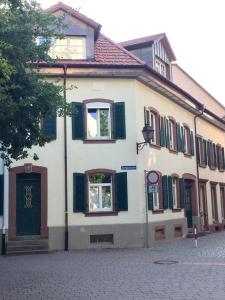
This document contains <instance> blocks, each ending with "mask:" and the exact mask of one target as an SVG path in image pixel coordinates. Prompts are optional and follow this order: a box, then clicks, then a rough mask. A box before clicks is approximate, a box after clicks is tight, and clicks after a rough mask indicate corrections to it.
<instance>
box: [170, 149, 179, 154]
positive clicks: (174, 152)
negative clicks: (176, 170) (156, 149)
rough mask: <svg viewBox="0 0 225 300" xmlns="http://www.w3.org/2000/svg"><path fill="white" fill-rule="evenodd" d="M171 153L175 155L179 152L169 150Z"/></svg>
mask: <svg viewBox="0 0 225 300" xmlns="http://www.w3.org/2000/svg"><path fill="white" fill-rule="evenodd" d="M169 152H170V153H173V154H178V152H177V150H174V149H169Z"/></svg>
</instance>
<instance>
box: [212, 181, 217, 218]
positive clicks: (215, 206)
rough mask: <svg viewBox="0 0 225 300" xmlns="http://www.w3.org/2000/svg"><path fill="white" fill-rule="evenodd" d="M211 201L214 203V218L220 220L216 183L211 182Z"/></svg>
mask: <svg viewBox="0 0 225 300" xmlns="http://www.w3.org/2000/svg"><path fill="white" fill-rule="evenodd" d="M211 203H212V219H213V221H215V222H217V221H218V210H217V197H216V185H215V184H211Z"/></svg>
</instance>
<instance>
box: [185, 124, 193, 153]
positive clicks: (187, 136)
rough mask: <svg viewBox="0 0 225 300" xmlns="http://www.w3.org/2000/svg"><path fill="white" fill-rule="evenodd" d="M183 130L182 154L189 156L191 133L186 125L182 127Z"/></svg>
mask: <svg viewBox="0 0 225 300" xmlns="http://www.w3.org/2000/svg"><path fill="white" fill-rule="evenodd" d="M183 128H184V129H183V130H184V154H186V155H191V152H192V151H191V133H190V128H188V127H187V125H184V126H183Z"/></svg>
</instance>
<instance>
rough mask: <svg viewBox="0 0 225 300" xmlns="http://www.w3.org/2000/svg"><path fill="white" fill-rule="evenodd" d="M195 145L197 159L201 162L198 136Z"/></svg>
mask: <svg viewBox="0 0 225 300" xmlns="http://www.w3.org/2000/svg"><path fill="white" fill-rule="evenodd" d="M195 146H196V156H197V161H198V163H200V142H199V138H198V137H196V138H195Z"/></svg>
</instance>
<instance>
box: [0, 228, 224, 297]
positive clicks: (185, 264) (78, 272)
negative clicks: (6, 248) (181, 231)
mask: <svg viewBox="0 0 225 300" xmlns="http://www.w3.org/2000/svg"><path fill="white" fill-rule="evenodd" d="M198 242H199V247H198V248H197V249H196V248H194V241H193V240H192V239H185V240H179V241H177V242H174V243H172V244H168V245H165V246H161V247H154V248H150V249H104V250H86V251H70V252H68V253H65V252H57V253H50V254H41V255H21V256H8V257H3V256H0V270H1V277H0V299H5V300H6V299H7V300H14V299H16V300H25V299H29V300H38V299H44V300H45V299H84V300H87V299H98V300H101V299H123V300H124V299H153V300H154V299H166V300H169V299H177V300H178V299H179V300H181V299H185V300H186V299H187V300H188V299H205V300H206V299H209V300H211V299H220V300H223V299H225V232H221V233H214V234H210V235H207V236H204V237H201V238H199V239H198ZM173 261H174V263H172V262H173ZM155 262H158V263H155ZM163 262H164V263H163ZM167 262H168V263H169V262H171V264H167ZM175 262H176V263H175Z"/></svg>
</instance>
